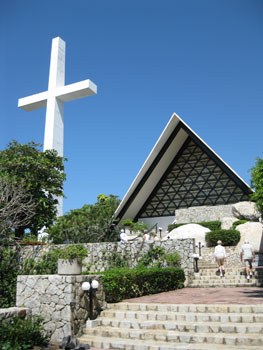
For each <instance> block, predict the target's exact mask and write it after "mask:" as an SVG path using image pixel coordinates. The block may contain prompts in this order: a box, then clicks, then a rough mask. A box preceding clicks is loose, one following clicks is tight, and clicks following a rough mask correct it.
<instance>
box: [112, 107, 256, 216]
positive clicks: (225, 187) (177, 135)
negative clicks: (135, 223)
mask: <svg viewBox="0 0 263 350" xmlns="http://www.w3.org/2000/svg"><path fill="white" fill-rule="evenodd" d="M250 193H251V188H250V187H249V185H248V184H247V183H246V182H245V181H244V180H243V179H242V178H241V177H240V176H239V175H238V174H237V173H236V172H235V171H234V170H233V169H231V168H230V166H229V165H227V164H226V163H225V162H224V161H223V159H221V158H220V157H219V156H218V155H217V154H216V153H215V152H214V151H213V150H212V149H211V148H210V147H209V146H208V145H207V144H206V143H205V142H204V141H203V140H202V139H201V138H200V137H199V136H198V135H197V134H196V133H195V132H194V131H193V130H192V129H191V128H190V127H189V126H188V125H187V124H186V123H185V122H184V121H183V120H182V119H181V118H179V117H178V116H177V115H176V114H175V113H174V114H173V115H172V117H171V119H170V120H169V122H168V124H167V125H166V127H165V129H164V131H163V132H162V134H161V136H160V137H159V139H158V141H157V142H156V144H155V145H154V147H153V149H152V151H151V152H150V154H149V156H148V157H147V159H146V161H145V162H144V164H143V166H142V168H141V169H140V171H139V173H138V174H137V176H136V178H135V179H134V181H133V182H132V184H131V186H130V188H129V189H128V191H127V193H126V194H125V196H124V198H123V200H122V201H121V203H120V205H119V206H118V208H117V210H116V212H115V217H116V218H117V219H118V220H123V219H128V218H129V219H132V220H134V219H135V220H137V219H138V218H140V217H147V216H148V217H154V216H169V215H174V210H175V209H177V208H181V207H185V208H187V207H190V206H200V205H219V204H229V203H235V202H238V201H242V200H248V198H249V194H250Z"/></svg>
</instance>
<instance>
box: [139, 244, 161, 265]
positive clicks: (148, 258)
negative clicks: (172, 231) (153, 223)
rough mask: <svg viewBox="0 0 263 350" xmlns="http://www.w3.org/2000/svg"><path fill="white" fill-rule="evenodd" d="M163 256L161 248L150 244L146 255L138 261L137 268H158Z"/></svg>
mask: <svg viewBox="0 0 263 350" xmlns="http://www.w3.org/2000/svg"><path fill="white" fill-rule="evenodd" d="M164 255H165V250H164V248H163V247H159V246H156V247H154V246H153V244H150V248H149V250H148V251H147V253H146V254H145V255H144V256H143V257H142V258H141V259H140V260H139V261H138V264H137V267H138V268H142V267H148V266H150V267H160V265H161V260H163V258H164Z"/></svg>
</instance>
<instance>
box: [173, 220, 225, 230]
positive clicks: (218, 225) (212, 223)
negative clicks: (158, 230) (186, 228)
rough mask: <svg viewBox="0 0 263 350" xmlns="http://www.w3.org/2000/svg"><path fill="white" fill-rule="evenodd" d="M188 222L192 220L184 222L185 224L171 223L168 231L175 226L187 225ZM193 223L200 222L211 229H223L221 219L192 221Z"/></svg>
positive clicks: (199, 223)
mask: <svg viewBox="0 0 263 350" xmlns="http://www.w3.org/2000/svg"><path fill="white" fill-rule="evenodd" d="M187 224H190V222H188V223H184V224H171V225H169V226H168V231H169V232H171V231H172V230H174V229H175V228H177V227H180V226H183V225H187ZM191 224H198V225H201V226H204V227H207V228H209V230H211V231H214V230H220V229H221V222H220V221H202V222H191Z"/></svg>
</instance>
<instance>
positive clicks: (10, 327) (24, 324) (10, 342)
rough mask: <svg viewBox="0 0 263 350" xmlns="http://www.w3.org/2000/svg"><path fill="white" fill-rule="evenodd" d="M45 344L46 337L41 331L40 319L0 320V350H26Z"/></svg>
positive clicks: (17, 318) (46, 341) (15, 318)
mask: <svg viewBox="0 0 263 350" xmlns="http://www.w3.org/2000/svg"><path fill="white" fill-rule="evenodd" d="M47 343H48V337H47V335H46V334H45V333H44V331H43V328H42V318H40V317H39V316H32V317H31V318H28V319H24V320H23V319H21V318H19V317H13V318H11V319H8V320H0V349H3V350H26V349H32V348H33V346H43V345H47Z"/></svg>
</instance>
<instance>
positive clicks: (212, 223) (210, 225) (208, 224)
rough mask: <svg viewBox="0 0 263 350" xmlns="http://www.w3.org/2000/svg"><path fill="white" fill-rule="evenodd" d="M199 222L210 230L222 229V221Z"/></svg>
mask: <svg viewBox="0 0 263 350" xmlns="http://www.w3.org/2000/svg"><path fill="white" fill-rule="evenodd" d="M197 224H198V225H201V226H203V227H206V228H209V230H210V231H215V230H220V229H221V221H202V222H198V223H197Z"/></svg>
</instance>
